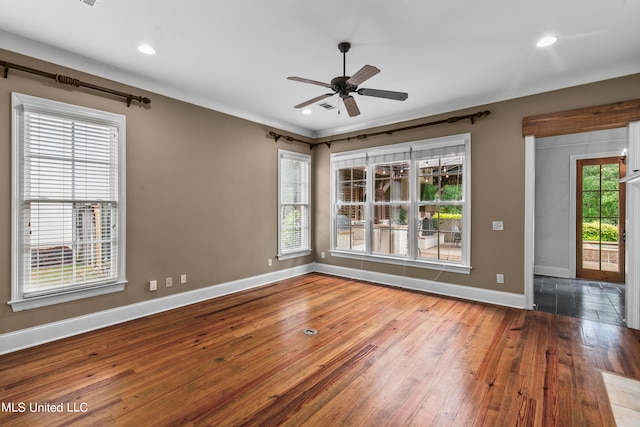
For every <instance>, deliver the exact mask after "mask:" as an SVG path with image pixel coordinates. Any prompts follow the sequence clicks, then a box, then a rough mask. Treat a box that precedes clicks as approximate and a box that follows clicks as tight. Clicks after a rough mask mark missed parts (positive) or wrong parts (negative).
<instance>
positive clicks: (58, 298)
mask: <svg viewBox="0 0 640 427" xmlns="http://www.w3.org/2000/svg"><path fill="white" fill-rule="evenodd" d="M126 283H127V282H126V281H123V282H116V283H110V284H108V285H101V286H94V287H91V288H84V289H76V290H70V291H66V292H60V293H56V294H51V295H42V296H37V297H30V298H23V299H17V300H13V301H9V302H8V304H9V305H10V306H11V308H12V309H13V311H23V310H31V309H33V308H38V307H46V306H48V305H54V304H61V303H64V302H69V301H75V300H79V299H84V298H90V297H95V296H99V295H106V294H111V293H114V292H122V291H124V286H125V284H126Z"/></svg>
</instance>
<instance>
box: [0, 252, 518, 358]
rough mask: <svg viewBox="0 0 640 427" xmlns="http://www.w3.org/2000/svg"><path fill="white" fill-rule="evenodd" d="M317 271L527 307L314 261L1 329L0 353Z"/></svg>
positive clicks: (494, 294) (486, 294) (493, 295)
mask: <svg viewBox="0 0 640 427" xmlns="http://www.w3.org/2000/svg"><path fill="white" fill-rule="evenodd" d="M314 271H317V272H319V273H327V274H332V275H335V276H341V277H348V278H353V279H360V280H367V281H370V282H375V283H381V284H384V285H391V286H396V287H400V288H405V289H412V290H418V291H423V292H429V293H433V294H438V295H445V296H451V297H456V298H463V299H467V300H472V301H479V302H486V303H490V304H496V305H503V306H508V307H517V308H523V307H524V304H525V298H524V295H521V294H513V293H509V292H499V291H492V290H487V289H479V288H472V287H469V286H461V285H454V284H450V283H443V282H434V281H431V280H423V279H416V278H410V277H402V276H395V275H392V274H384V273H376V272H373V271H365V270H359V269H352V268H345V267H336V266H331V265H327V264H318V263H312V264H306V265H302V266H298V267H294V268H290V269H286V270H280V271H276V272H274V273H268V274H263V275H260V276H254V277H249V278H246V279H241V280H236V281H233V282H227V283H222V284H218V285H213V286H209V287H206V288H201V289H194V290H192V291H187V292H181V293H179V294H175V295H169V296H166V297H162V298H156V299H153V300H149V301H143V302H139V303H136V304H130V305H126V306H123V307H117V308H114V309H110V310H104V311H99V312H96V313H91V314H87V315H84V316H79V317H73V318H70V319H65V320H61V321H59V322H53V323H47V324H44V325H39V326H34V327H32V328H27V329H21V330H19V331H15V332H9V333H6V334H2V335H0V354H6V353H11V352H14V351H17V350H21V349H24V348H28V347H34V346H36V345H40V344H44V343H47V342H51V341H56V340H59V339H62V338H66V337H70V336H73V335H78V334H82V333H84V332H89V331H93V330H97V329H100V328H104V327H107V326H111V325H116V324H118V323H123V322H127V321H129V320H134V319H138V318H141V317H144V316H149V315H151V314H155V313H160V312H163V311H167V310H171V309H174V308H178V307H183V306H185V305H189V304H194V303H197V302H200V301H205V300H208V299H212V298H217V297H220V296H223V295H228V294H232V293H235V292H240V291H244V290H247V289H252V288H256V287H259V286H264V285H268V284H270V283H273V282H276V281H278V280H284V279H288V278H291V277H295V276H300V275H302V274H306V273H311V272H314Z"/></svg>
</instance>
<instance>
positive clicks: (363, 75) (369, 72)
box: [347, 65, 380, 86]
mask: <svg viewBox="0 0 640 427" xmlns="http://www.w3.org/2000/svg"><path fill="white" fill-rule="evenodd" d="M379 72H380V70H379V69H378V68H376V67H374V66H373V65H365V66H364V67H362V68H360V69H359V70H358V71H356V73H355V74H354V75H353V76H351V77H350V78H349V80H347V83H348V84H350V85H353V86H358V85H360V84H362V83H364V82H365V81H366V80H369V79H370V78H371V77H373V76H375V75H376V74H378V73H379Z"/></svg>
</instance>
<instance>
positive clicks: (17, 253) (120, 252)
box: [8, 92, 127, 311]
mask: <svg viewBox="0 0 640 427" xmlns="http://www.w3.org/2000/svg"><path fill="white" fill-rule="evenodd" d="M25 106H28V108H29V109H31V110H37V111H39V112H42V113H45V114H46V113H49V114H52V115H55V116H58V117H60V116H63V117H68V118H77V119H79V120H82V121H89V122H97V123H100V124H108V125H112V126H116V127H118V129H119V132H118V144H119V147H118V196H119V197H118V215H117V218H116V220H117V223H118V227H117V241H116V251H117V254H116V255H115V256H116V257H117V263H118V264H117V273H116V278H115V279H112V280H110V281H109V282H100V283H96V284H91V285H87V286H79V287H76V288H72V289H64V290H57V291H55V292H52V293H49V294H41V295H34V296H29V297H25V292H24V288H23V273H24V272H23V270H22V264H23V254H22V252H23V249H24V246H23V229H22V227H23V222H22V213H23V209H22V202H21V200H22V191H21V186H22V182H21V180H22V177H23V173H24V167H23V161H24V158H23V145H24V136H25V135H24V110H25ZM11 111H12V131H11V139H12V141H11V143H12V171H11V178H12V186H11V191H12V199H11V248H12V253H11V267H12V268H11V301H9V302H8V304H9V305H11V308H12V310H13V311H22V310H28V309H33V308H37V307H44V306H48V305H53V304H59V303H64V302H68V301H74V300H78V299H83V298H88V297H93V296H98V295H105V294H109V293H113V292H120V291H123V290H124V288H125V284H126V283H127V280H126V276H125V274H126V117H125V116H124V115H121V114H115V113H109V112H105V111H100V110H94V109H91V108H87V107H81V106H77V105H72V104H67V103H62V102H58V101H52V100H48V99H44V98H38V97H34V96H30V95H24V94H20V93H15V92H13V93H12V94H11Z"/></svg>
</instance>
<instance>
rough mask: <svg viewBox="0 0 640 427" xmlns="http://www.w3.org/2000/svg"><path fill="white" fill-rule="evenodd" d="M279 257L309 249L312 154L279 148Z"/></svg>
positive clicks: (304, 251)
mask: <svg viewBox="0 0 640 427" xmlns="http://www.w3.org/2000/svg"><path fill="white" fill-rule="evenodd" d="M278 155H279V166H278V175H279V191H278V198H279V209H280V213H279V218H280V220H279V233H278V234H279V239H278V256H279V257H280V258H282V257H286V256H297V255H304V254H307V253H309V251H310V244H311V242H310V235H311V227H310V209H309V201H310V188H311V182H310V176H311V170H310V168H311V157H310V156H308V155H304V154H298V153H292V152H289V151H284V150H279V152H278Z"/></svg>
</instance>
